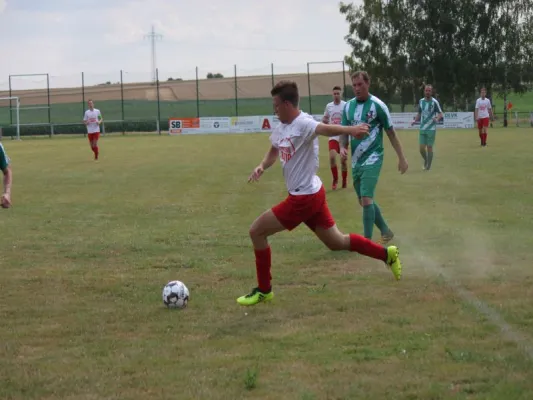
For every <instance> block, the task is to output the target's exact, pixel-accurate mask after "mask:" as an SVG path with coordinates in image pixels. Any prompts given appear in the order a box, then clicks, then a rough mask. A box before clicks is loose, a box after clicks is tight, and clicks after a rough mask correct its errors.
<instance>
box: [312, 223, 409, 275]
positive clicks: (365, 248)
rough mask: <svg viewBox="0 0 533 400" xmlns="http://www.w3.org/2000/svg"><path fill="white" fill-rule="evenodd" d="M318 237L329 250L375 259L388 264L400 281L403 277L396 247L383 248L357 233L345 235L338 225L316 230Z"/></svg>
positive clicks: (318, 227)
mask: <svg viewBox="0 0 533 400" xmlns="http://www.w3.org/2000/svg"><path fill="white" fill-rule="evenodd" d="M315 234H316V236H317V237H318V238H319V239H320V240H321V241H322V243H324V244H325V245H326V246H327V247H328V249H330V250H333V251H341V250H346V251H353V252H357V253H359V254H362V255H364V256H367V257H371V258H375V259H376V260H381V261H383V262H384V263H386V264H387V265H388V266H389V268H390V269H391V271H392V273H393V275H394V277H395V278H396V279H397V280H399V279H400V277H401V275H402V265H401V263H400V259H399V251H398V248H397V247H396V246H389V247H388V248H386V247H383V246H382V245H380V244H378V243H374V242H373V241H371V240H369V239H367V238H365V237H363V236H361V235H357V234H355V233H350V234H347V235H346V234H344V233H342V232H341V231H340V230H339V228H338V227H337V225H333V226H332V227H331V228H328V229H324V228H322V227H320V226H317V227H316V228H315Z"/></svg>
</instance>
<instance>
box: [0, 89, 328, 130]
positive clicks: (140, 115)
mask: <svg viewBox="0 0 533 400" xmlns="http://www.w3.org/2000/svg"><path fill="white" fill-rule="evenodd" d="M311 101H312V107H313V112H314V113H321V112H323V108H324V107H325V105H326V104H327V103H328V102H329V101H331V96H329V95H322V96H313V97H312V100H311ZM301 102H302V107H304V108H305V109H308V108H309V98H308V97H303V98H302V100H301ZM160 106H161V111H160V112H161V119H162V120H165V119H168V118H169V117H196V116H197V104H196V101H195V100H186V101H161V102H160ZM96 107H97V108H99V109H100V110H101V111H102V114H103V115H104V118H105V119H106V120H109V121H111V120H122V104H121V102H120V100H104V101H99V102H96ZM85 109H86V107H85V105H84V104H82V103H81V101H80V102H79V103H58V104H53V105H52V107H51V119H52V122H54V123H77V122H80V121H81V119H82V118H83V112H84V111H85ZM272 112H273V110H272V99H271V98H269V97H268V98H267V97H265V98H251V99H240V100H239V101H238V113H239V115H240V116H246V115H271V114H272ZM200 115H201V116H202V117H223V116H234V115H236V105H235V100H234V99H231V100H202V101H200ZM20 118H21V123H47V122H48V110H46V109H41V110H27V111H22V112H21V114H20ZM124 119H125V120H129V121H132V120H142V119H152V120H155V119H157V102H155V101H148V100H125V101H124ZM9 122H10V120H9V108H8V107H5V106H3V107H2V106H1V103H0V125H7V124H9Z"/></svg>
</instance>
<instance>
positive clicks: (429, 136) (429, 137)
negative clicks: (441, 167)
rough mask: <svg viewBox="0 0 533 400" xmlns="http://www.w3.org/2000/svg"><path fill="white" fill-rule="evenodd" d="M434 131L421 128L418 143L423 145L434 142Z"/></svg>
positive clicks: (430, 144) (431, 144)
mask: <svg viewBox="0 0 533 400" xmlns="http://www.w3.org/2000/svg"><path fill="white" fill-rule="evenodd" d="M436 134H437V132H436V131H425V130H422V131H420V133H419V134H418V143H420V144H421V145H424V146H432V147H433V145H434V144H435V135H436Z"/></svg>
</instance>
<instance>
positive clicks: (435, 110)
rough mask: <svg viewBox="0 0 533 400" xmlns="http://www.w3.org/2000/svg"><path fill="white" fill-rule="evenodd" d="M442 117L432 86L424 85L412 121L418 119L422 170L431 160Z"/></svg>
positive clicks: (429, 166)
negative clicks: (422, 93)
mask: <svg viewBox="0 0 533 400" xmlns="http://www.w3.org/2000/svg"><path fill="white" fill-rule="evenodd" d="M441 119H442V109H441V108H440V104H439V102H438V101H437V99H435V98H434V97H433V86H431V85H426V87H425V88H424V98H422V99H420V101H419V102H418V114H417V115H416V117H415V119H414V121H413V123H412V124H411V125H414V124H415V123H417V122H418V121H420V133H419V135H418V143H419V144H420V155H421V156H422V158H423V159H424V167H423V168H424V170H425V171H429V169H430V168H431V163H432V162H433V146H434V145H435V135H436V134H437V123H438V122H439V121H440V120H441Z"/></svg>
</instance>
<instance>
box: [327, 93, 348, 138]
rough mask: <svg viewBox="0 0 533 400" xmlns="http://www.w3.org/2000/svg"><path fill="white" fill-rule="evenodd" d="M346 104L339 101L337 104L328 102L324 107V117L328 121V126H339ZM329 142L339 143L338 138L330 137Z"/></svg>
mask: <svg viewBox="0 0 533 400" xmlns="http://www.w3.org/2000/svg"><path fill="white" fill-rule="evenodd" d="M345 104H346V102H345V101H344V100H341V102H340V103H339V104H335V102H333V101H332V102H330V103H328V104H327V105H326V109H325V110H324V117H325V118H326V119H327V120H328V124H333V125H340V124H341V122H342V111H343V110H344V106H345ZM329 140H335V141H337V142H338V141H339V136H332V137H330V138H329Z"/></svg>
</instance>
